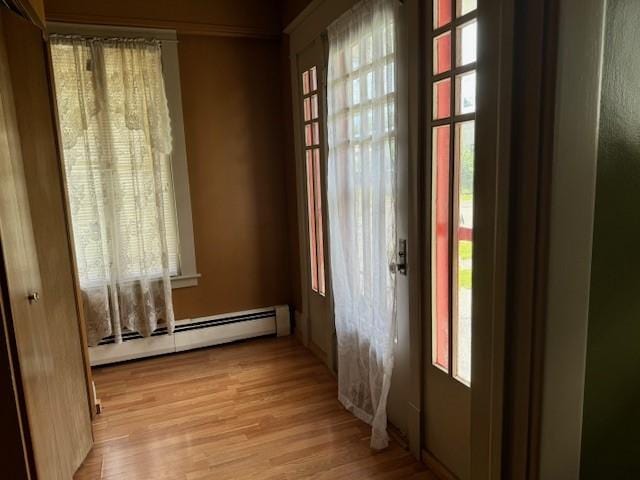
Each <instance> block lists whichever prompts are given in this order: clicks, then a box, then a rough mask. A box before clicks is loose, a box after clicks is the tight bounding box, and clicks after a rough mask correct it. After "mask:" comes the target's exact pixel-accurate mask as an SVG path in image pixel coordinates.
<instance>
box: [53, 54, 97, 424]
mask: <svg viewBox="0 0 640 480" xmlns="http://www.w3.org/2000/svg"><path fill="white" fill-rule="evenodd" d="M46 60H47V65H46V67H47V75H48V84H49V98H50V100H51V113H52V123H53V125H54V126H55V129H56V134H55V135H54V141H55V148H56V150H57V152H58V169H59V171H60V179H59V181H60V185H61V189H62V192H63V197H64V198H63V208H64V215H65V220H66V225H65V228H66V233H67V243H68V247H69V255H70V258H71V273H72V276H73V288H74V297H75V300H76V312H77V314H78V329H79V332H80V346H81V349H82V363H83V369H84V378H85V383H86V386H87V405H88V407H89V415H90V416H91V419H92V420H93V419H94V418H95V416H96V413H97V410H96V402H95V396H94V394H93V392H94V388H93V373H92V372H91V359H90V357H89V341H88V337H87V326H86V320H85V315H84V304H83V302H82V293H81V290H80V280H79V274H78V268H77V262H76V252H75V250H74V248H73V236H72V225H71V214H70V213H69V211H70V208H71V207H70V206H69V197H68V195H67V192H68V191H69V190H68V188H67V180H66V177H65V175H63V174H62V172H64V164H63V160H62V146H61V145H60V126H59V124H58V104H57V102H56V101H55V100H54V99H55V98H56V93H55V86H54V83H53V70H52V62H51V50H49V49H48V48H46ZM92 433H93V426H92Z"/></svg>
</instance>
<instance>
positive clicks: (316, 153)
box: [313, 148, 326, 295]
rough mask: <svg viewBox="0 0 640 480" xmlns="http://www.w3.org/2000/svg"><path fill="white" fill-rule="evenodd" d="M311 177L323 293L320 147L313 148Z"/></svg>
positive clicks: (319, 285) (323, 291) (322, 290)
mask: <svg viewBox="0 0 640 480" xmlns="http://www.w3.org/2000/svg"><path fill="white" fill-rule="evenodd" d="M313 177H314V180H315V199H316V239H317V240H316V241H317V252H318V254H317V263H318V293H320V295H324V294H325V290H326V285H325V277H324V233H323V227H322V215H323V214H322V185H321V182H320V179H321V178H322V175H321V173H320V149H319V148H315V149H314V150H313Z"/></svg>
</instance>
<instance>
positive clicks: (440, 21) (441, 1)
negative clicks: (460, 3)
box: [433, 0, 453, 28]
mask: <svg viewBox="0 0 640 480" xmlns="http://www.w3.org/2000/svg"><path fill="white" fill-rule="evenodd" d="M452 1H453V0H434V1H433V28H440V27H442V26H444V25H446V24H447V23H449V22H450V21H451V2H452Z"/></svg>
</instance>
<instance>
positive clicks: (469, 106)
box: [456, 70, 476, 115]
mask: <svg viewBox="0 0 640 480" xmlns="http://www.w3.org/2000/svg"><path fill="white" fill-rule="evenodd" d="M475 111H476V71H475V70H472V71H470V72H467V73H463V74H462V75H458V76H457V77H456V114H457V115H464V114H465V113H473V112H475Z"/></svg>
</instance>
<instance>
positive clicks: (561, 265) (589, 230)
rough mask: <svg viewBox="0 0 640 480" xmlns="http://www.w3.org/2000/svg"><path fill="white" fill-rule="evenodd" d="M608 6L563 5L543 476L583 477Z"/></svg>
mask: <svg viewBox="0 0 640 480" xmlns="http://www.w3.org/2000/svg"><path fill="white" fill-rule="evenodd" d="M605 8H606V2H603V1H601V0H567V1H565V2H561V5H560V29H559V43H558V60H557V62H558V63H557V64H558V74H557V80H556V82H557V83H556V112H555V118H556V131H555V145H554V158H553V166H552V169H553V170H552V177H551V178H552V179H553V182H552V191H551V199H552V201H551V205H552V210H551V222H550V242H549V272H548V283H547V318H546V331H545V349H544V365H545V368H544V376H543V385H542V409H541V416H542V418H541V426H540V469H539V477H540V478H563V479H567V480H572V479H578V478H579V477H580V457H581V448H582V445H581V443H582V442H581V441H582V411H583V397H584V382H585V367H586V351H587V325H588V314H589V289H590V284H591V250H592V239H593V219H594V210H595V193H596V175H597V170H596V169H597V155H598V130H599V116H600V89H601V78H602V56H603V43H604V40H603V38H604V31H605V26H604V22H605Z"/></svg>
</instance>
